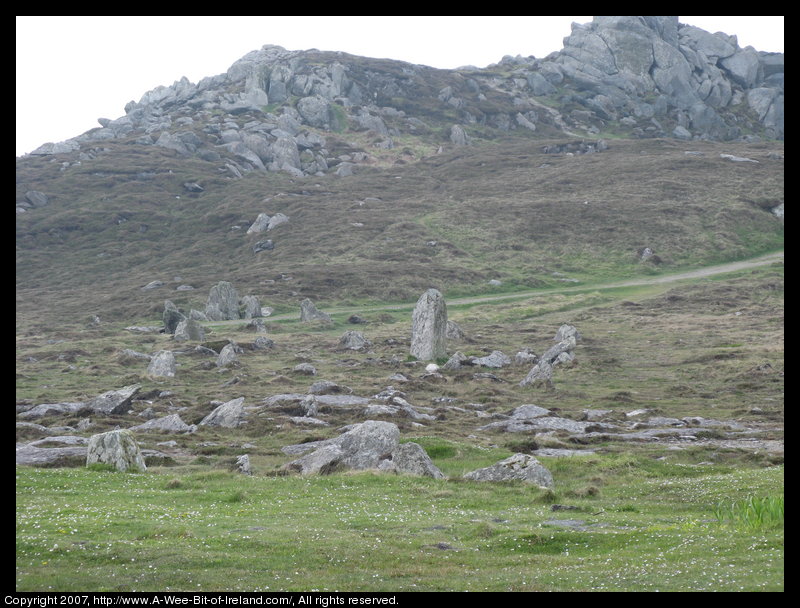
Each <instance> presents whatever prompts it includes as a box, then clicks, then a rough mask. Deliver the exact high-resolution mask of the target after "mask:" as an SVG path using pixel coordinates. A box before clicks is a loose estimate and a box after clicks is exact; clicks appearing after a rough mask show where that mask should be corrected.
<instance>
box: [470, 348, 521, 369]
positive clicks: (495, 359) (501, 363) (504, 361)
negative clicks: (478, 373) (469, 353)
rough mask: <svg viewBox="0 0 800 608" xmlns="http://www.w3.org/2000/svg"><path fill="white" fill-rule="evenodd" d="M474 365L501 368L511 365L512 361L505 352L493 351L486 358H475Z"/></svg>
mask: <svg viewBox="0 0 800 608" xmlns="http://www.w3.org/2000/svg"><path fill="white" fill-rule="evenodd" d="M472 363H473V365H480V366H481V367H491V368H501V367H506V366H508V365H511V359H510V358H509V357H508V355H506V354H505V353H503V351H500V350H493V351H492V353H491V354H489V355H487V356H485V357H475V358H473V359H472Z"/></svg>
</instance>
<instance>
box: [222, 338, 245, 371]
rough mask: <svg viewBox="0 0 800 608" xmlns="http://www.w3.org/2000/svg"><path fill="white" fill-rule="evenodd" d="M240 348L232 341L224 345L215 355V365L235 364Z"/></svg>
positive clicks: (237, 361) (226, 365)
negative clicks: (217, 354)
mask: <svg viewBox="0 0 800 608" xmlns="http://www.w3.org/2000/svg"><path fill="white" fill-rule="evenodd" d="M240 350H241V349H239V347H238V346H237V345H236V344H235V343H234V342H231V343H230V344H227V345H225V346H224V347H223V348H222V350H221V351H220V353H219V357H217V367H228V366H230V365H237V364H238V363H239V357H238V355H237V353H238V352H240Z"/></svg>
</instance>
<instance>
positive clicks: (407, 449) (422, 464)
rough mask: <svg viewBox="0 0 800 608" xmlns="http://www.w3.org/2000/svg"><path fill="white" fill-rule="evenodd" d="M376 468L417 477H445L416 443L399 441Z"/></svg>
mask: <svg viewBox="0 0 800 608" xmlns="http://www.w3.org/2000/svg"><path fill="white" fill-rule="evenodd" d="M378 468H379V469H380V470H384V471H395V472H397V473H405V474H408V475H416V476H418V477H433V478H434V479H445V475H444V473H442V472H441V471H440V470H439V468H438V467H437V466H436V465H435V464H433V461H432V460H431V458H430V456H428V454H427V452H426V451H425V450H424V448H423V447H422V446H421V445H419V444H418V443H412V442H409V443H401V444H400V445H398V446H397V447H396V448H395V449H394V450H393V451H392V454H391V457H390V458H387V459H385V460H382V461H381V462H380V463H379V465H378Z"/></svg>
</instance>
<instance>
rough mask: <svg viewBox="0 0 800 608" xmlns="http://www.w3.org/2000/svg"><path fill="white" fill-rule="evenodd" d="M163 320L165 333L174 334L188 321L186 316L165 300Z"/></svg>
mask: <svg viewBox="0 0 800 608" xmlns="http://www.w3.org/2000/svg"><path fill="white" fill-rule="evenodd" d="M162 319H163V320H164V333H167V334H174V333H175V329H176V328H177V327H178V325H179V324H180V323H181V321H185V320H186V316H185V315H184V314H183V313H182V312H181V311H179V310H178V307H177V306H175V304H173V303H172V302H171V301H170V300H164V314H163V315H162Z"/></svg>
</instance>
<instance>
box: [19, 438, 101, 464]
mask: <svg viewBox="0 0 800 608" xmlns="http://www.w3.org/2000/svg"><path fill="white" fill-rule="evenodd" d="M16 452H17V454H16V464H17V465H19V466H29V467H82V466H85V465H86V446H69V447H48V448H44V447H38V446H35V445H32V444H30V443H28V444H20V445H17V450H16Z"/></svg>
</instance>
